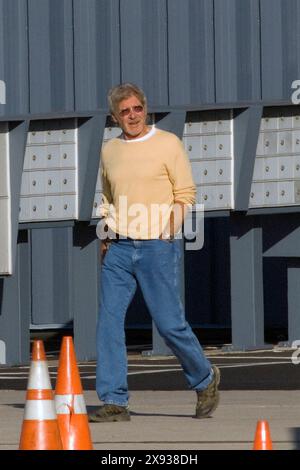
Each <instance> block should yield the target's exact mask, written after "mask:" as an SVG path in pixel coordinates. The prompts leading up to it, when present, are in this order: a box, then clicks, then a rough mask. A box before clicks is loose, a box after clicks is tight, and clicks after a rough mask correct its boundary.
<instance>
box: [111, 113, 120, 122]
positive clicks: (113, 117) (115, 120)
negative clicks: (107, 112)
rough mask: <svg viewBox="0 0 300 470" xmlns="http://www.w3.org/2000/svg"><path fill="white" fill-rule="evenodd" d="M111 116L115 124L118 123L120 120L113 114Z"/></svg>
mask: <svg viewBox="0 0 300 470" xmlns="http://www.w3.org/2000/svg"><path fill="white" fill-rule="evenodd" d="M111 118H112V120H113V122H114V123H115V124H118V120H117V118H116V117H115V116H114V115H113V114H112V115H111Z"/></svg>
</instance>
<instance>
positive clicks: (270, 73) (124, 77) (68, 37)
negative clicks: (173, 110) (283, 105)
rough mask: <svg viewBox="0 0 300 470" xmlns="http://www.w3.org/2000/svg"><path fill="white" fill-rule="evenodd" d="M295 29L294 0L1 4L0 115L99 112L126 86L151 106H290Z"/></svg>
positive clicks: (297, 9)
mask: <svg viewBox="0 0 300 470" xmlns="http://www.w3.org/2000/svg"><path fill="white" fill-rule="evenodd" d="M299 22H300V3H299V1H298V0H289V1H284V0H243V1H241V0H151V1H149V0H122V1H120V0H109V1H108V0H88V1H87V0H14V1H10V0H0V80H5V82H6V85H7V104H6V105H3V104H0V115H7V116H9V115H11V114H26V113H27V112H29V110H30V112H31V113H52V112H57V111H58V112H59V111H62V112H64V111H72V110H74V108H75V109H76V110H77V111H88V110H95V109H96V108H99V107H100V108H106V106H107V104H106V96H107V91H108V89H109V88H110V87H111V86H113V85H115V84H117V83H120V82H121V81H128V80H130V81H133V82H136V83H137V84H138V85H140V86H142V87H143V88H144V89H145V91H146V93H147V96H148V99H149V103H150V105H151V106H152V107H156V106H166V105H170V106H174V105H184V106H191V105H193V106H197V104H199V105H201V104H206V103H221V102H222V103H224V102H233V103H234V102H236V103H240V102H241V101H248V102H257V101H259V100H260V99H261V98H262V99H263V100H281V99H282V100H283V99H285V100H286V99H290V97H291V91H292V90H291V83H292V81H293V80H297V79H299V78H300V50H299V48H300V45H299V44H300V29H299V27H298V25H299ZM27 23H28V24H27ZM29 99H30V106H29Z"/></svg>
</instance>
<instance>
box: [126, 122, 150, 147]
mask: <svg viewBox="0 0 300 470" xmlns="http://www.w3.org/2000/svg"><path fill="white" fill-rule="evenodd" d="M155 132H156V127H155V126H152V128H151V129H150V131H149V132H148V133H147V134H145V135H144V136H143V137H138V138H137V139H124V138H123V137H121V140H122V142H126V143H128V144H130V142H143V141H144V140H148V139H150V137H152V136H153V135H154V134H155Z"/></svg>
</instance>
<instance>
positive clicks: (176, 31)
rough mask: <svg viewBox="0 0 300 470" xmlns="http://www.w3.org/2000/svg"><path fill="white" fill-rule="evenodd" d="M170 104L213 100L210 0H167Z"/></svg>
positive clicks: (211, 10) (212, 33)
mask: <svg viewBox="0 0 300 470" xmlns="http://www.w3.org/2000/svg"><path fill="white" fill-rule="evenodd" d="M168 61H169V103H170V105H188V104H196V103H213V102H214V101H215V71H214V24H213V0H203V1H201V2H199V1H198V0H188V1H186V0H168Z"/></svg>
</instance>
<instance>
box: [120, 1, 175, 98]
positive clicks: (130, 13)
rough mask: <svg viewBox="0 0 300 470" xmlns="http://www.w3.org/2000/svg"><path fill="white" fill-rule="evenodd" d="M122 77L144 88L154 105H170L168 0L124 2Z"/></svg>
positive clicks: (122, 4) (125, 80)
mask: <svg viewBox="0 0 300 470" xmlns="http://www.w3.org/2000/svg"><path fill="white" fill-rule="evenodd" d="M120 22H121V77H122V82H127V81H133V82H135V83H137V84H138V85H139V86H141V87H142V88H143V89H144V90H145V92H146V94H147V96H148V100H149V102H150V103H151V104H152V105H165V104H168V64H167V61H168V54H167V9H166V0H151V2H149V0H122V1H121V2H120Z"/></svg>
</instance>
